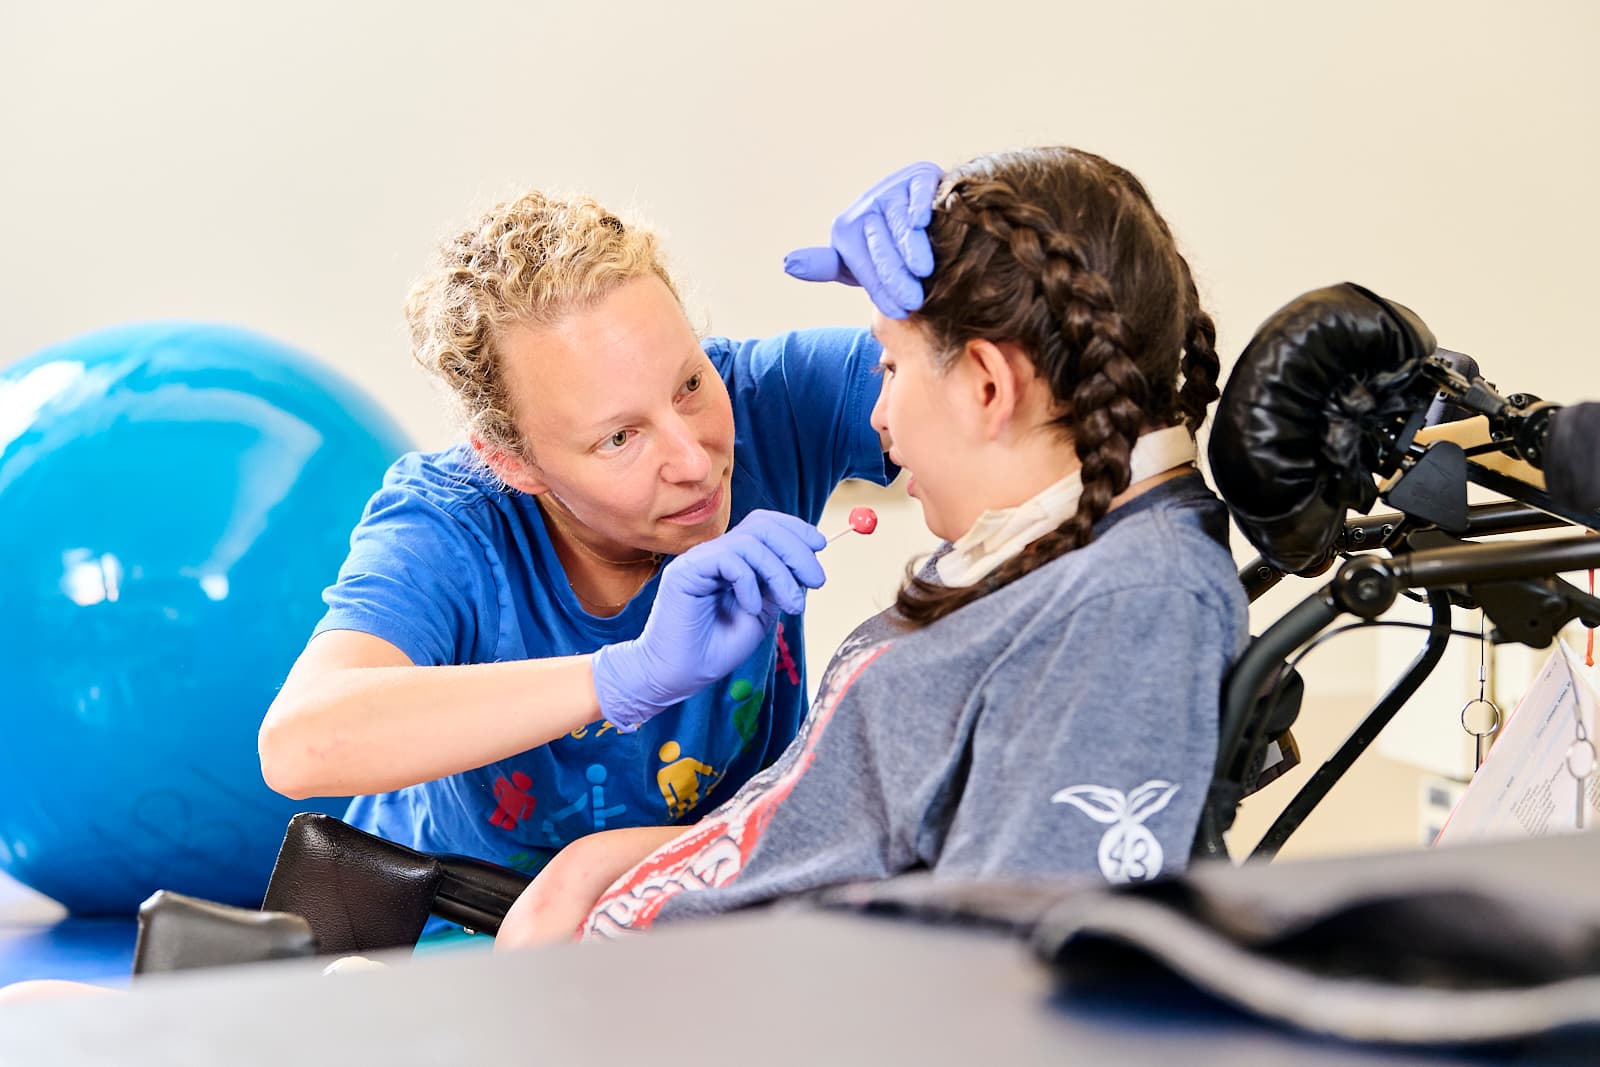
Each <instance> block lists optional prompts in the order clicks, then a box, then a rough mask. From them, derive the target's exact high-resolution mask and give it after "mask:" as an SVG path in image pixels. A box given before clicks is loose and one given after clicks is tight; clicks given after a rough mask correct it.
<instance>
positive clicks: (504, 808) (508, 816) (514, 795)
mask: <svg viewBox="0 0 1600 1067" xmlns="http://www.w3.org/2000/svg"><path fill="white" fill-rule="evenodd" d="M531 785H533V779H532V778H529V777H528V776H527V775H526V774H523V773H522V772H521V771H512V772H511V781H509V782H508V781H506V780H505V777H504V776H503V775H502V776H501V777H499V778H496V779H495V780H494V798H495V800H496V801H498V802H499V804H500V806H499V807H498V808H496V809H495V812H494V814H493V815H491V816H489V822H490V823H492V824H493V825H495V826H498V827H500V829H502V830H515V829H516V828H517V821H518V820H519V819H526V818H527V817H528V816H530V815H532V814H533V809H534V806H535V805H536V804H538V801H536V800H534V799H533V796H532V795H531V794H530V793H529V792H528V787H529V786H531Z"/></svg>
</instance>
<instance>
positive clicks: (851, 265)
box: [783, 163, 944, 319]
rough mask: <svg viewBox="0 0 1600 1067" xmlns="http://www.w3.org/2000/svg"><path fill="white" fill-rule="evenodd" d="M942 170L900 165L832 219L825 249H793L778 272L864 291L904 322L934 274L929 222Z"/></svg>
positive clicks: (919, 302)
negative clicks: (858, 287) (831, 226)
mask: <svg viewBox="0 0 1600 1067" xmlns="http://www.w3.org/2000/svg"><path fill="white" fill-rule="evenodd" d="M943 178H944V171H943V169H941V168H940V167H939V165H938V164H936V163H913V164H911V165H910V166H908V167H902V168H900V169H899V170H897V171H895V172H894V173H893V174H891V175H889V176H888V177H887V178H884V179H883V180H882V181H880V182H878V184H876V185H874V186H873V187H872V188H871V189H868V190H867V191H866V192H865V193H863V194H862V195H861V197H860V198H859V199H857V200H856V202H855V203H854V204H851V205H850V207H849V208H848V209H846V211H845V212H844V214H842V215H840V216H839V217H838V218H836V219H834V220H833V230H832V233H831V234H830V238H829V240H830V243H829V245H828V246H827V247H824V248H797V249H795V250H794V251H793V252H790V253H789V254H788V255H787V256H786V257H784V261H783V269H784V270H786V271H788V272H789V273H790V274H792V275H794V276H795V277H796V278H799V279H800V280H801V281H807V282H843V283H844V284H845V285H859V286H861V287H862V288H863V289H865V290H866V291H867V295H868V296H869V297H871V298H872V302H873V304H875V305H876V306H877V308H878V310H879V311H881V312H883V313H884V314H885V315H887V316H889V318H891V319H903V318H905V317H906V316H907V315H909V314H911V313H912V312H913V311H915V310H917V308H919V307H921V306H922V281H921V279H923V278H926V277H927V276H928V275H930V274H932V273H933V246H932V245H931V244H929V243H928V233H927V230H928V223H930V222H931V221H933V198H934V195H935V194H936V193H937V192H938V191H939V182H940V181H941V180H942V179H943Z"/></svg>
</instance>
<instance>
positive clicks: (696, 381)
mask: <svg viewBox="0 0 1600 1067" xmlns="http://www.w3.org/2000/svg"><path fill="white" fill-rule="evenodd" d="M683 388H684V391H685V392H689V393H693V392H695V391H697V390H698V389H699V388H700V375H699V374H696V375H695V376H694V377H692V378H690V379H689V380H688V381H686V382H684V383H683Z"/></svg>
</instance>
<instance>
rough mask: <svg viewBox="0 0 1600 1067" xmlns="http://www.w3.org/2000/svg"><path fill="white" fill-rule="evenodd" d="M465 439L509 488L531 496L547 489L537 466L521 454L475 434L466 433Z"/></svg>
mask: <svg viewBox="0 0 1600 1067" xmlns="http://www.w3.org/2000/svg"><path fill="white" fill-rule="evenodd" d="M467 440H469V441H471V442H472V450H473V451H474V452H476V453H477V454H478V458H479V459H481V460H483V462H484V465H485V466H487V467H488V468H489V469H490V470H492V471H494V473H495V476H496V477H498V478H499V479H500V480H501V481H502V482H505V483H506V484H507V485H509V486H510V487H511V488H513V489H516V490H519V491H520V492H524V493H528V494H530V495H533V496H537V495H538V494H540V493H543V492H547V491H549V489H550V486H549V485H548V484H546V482H545V480H544V479H543V478H541V477H539V470H538V468H537V467H535V466H534V465H533V464H531V463H529V462H528V461H527V460H525V459H523V458H522V457H521V456H519V455H517V454H516V453H514V452H512V451H511V450H509V449H506V448H502V447H500V446H498V445H490V444H486V443H485V442H484V441H483V439H482V438H481V437H479V436H478V435H477V434H470V435H468V438H467Z"/></svg>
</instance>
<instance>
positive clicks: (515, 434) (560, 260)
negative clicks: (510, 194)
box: [406, 192, 681, 455]
mask: <svg viewBox="0 0 1600 1067" xmlns="http://www.w3.org/2000/svg"><path fill="white" fill-rule="evenodd" d="M651 275H654V276H655V277H657V278H660V279H661V281H662V282H664V283H665V284H666V286H667V288H668V289H669V290H670V291H671V292H672V295H673V297H674V298H675V299H680V302H681V298H679V297H678V289H677V286H675V285H674V284H673V283H672V278H671V277H670V276H669V275H668V274H667V269H666V266H665V265H664V264H663V262H662V257H661V252H660V249H659V247H658V243H657V240H656V235H655V233H654V232H653V231H651V230H650V229H649V228H647V227H644V226H640V225H637V224H633V225H630V224H628V223H625V222H623V220H622V219H620V218H618V217H617V216H616V215H614V214H613V213H611V212H610V211H607V210H606V209H605V208H603V207H601V206H600V205H599V204H598V203H596V202H595V201H594V200H592V199H590V198H589V197H586V196H573V197H566V198H559V197H554V196H547V195H545V194H544V193H540V192H530V193H526V194H524V195H522V196H520V197H518V198H517V199H515V200H510V201H507V202H505V203H502V204H498V205H496V206H495V207H493V208H491V209H490V210H489V211H488V212H486V213H485V214H484V215H483V216H482V217H481V218H479V219H478V220H477V221H476V222H475V223H474V224H473V225H472V226H470V227H468V228H467V229H465V230H463V231H462V232H461V233H459V234H457V235H455V236H454V237H452V238H450V239H449V240H447V241H446V242H444V244H443V246H442V247H441V248H440V250H439V257H438V261H437V263H436V264H435V266H434V268H433V269H432V270H430V271H429V272H428V273H427V274H425V275H423V276H422V277H421V278H419V279H418V280H417V282H416V284H415V285H413V286H412V288H411V294H410V296H409V297H408V298H407V300H406V321H407V323H408V324H409V326H410V328H411V353H412V357H413V358H414V359H416V361H417V362H418V363H420V364H422V366H423V367H424V368H426V369H427V370H428V371H429V372H430V373H432V374H434V375H436V376H437V377H438V378H439V379H440V380H441V381H442V382H443V383H444V384H445V385H446V386H447V387H448V388H449V390H450V393H451V395H452V396H453V397H454V398H455V401H456V404H457V406H458V408H459V409H460V415H461V418H462V421H463V422H464V423H465V425H466V429H467V432H468V433H469V434H470V435H471V436H472V437H474V438H476V439H477V440H478V441H480V442H481V443H482V444H483V445H485V446H487V447H488V448H491V449H503V450H506V451H509V452H511V453H513V454H517V455H521V454H523V440H522V435H521V433H520V432H519V431H518V430H517V423H516V418H515V416H514V414H513V412H512V410H511V399H510V396H509V395H508V393H507V390H506V381H505V373H504V369H503V367H502V365H501V354H500V351H499V348H500V340H501V338H502V337H503V336H504V334H505V331H506V330H507V329H508V328H509V327H512V326H533V327H539V326H549V325H552V324H554V323H555V322H557V321H559V320H560V319H561V318H562V317H563V316H564V315H566V314H568V313H570V312H572V311H574V310H576V309H578V308H581V307H584V306H586V305H589V304H592V303H594V302H595V301H597V300H599V299H601V298H602V297H604V296H606V295H607V294H608V293H610V292H611V291H612V290H614V289H616V288H617V287H618V286H619V285H621V284H623V283H624V282H627V281H631V280H632V279H634V278H640V277H647V276H651Z"/></svg>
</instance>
